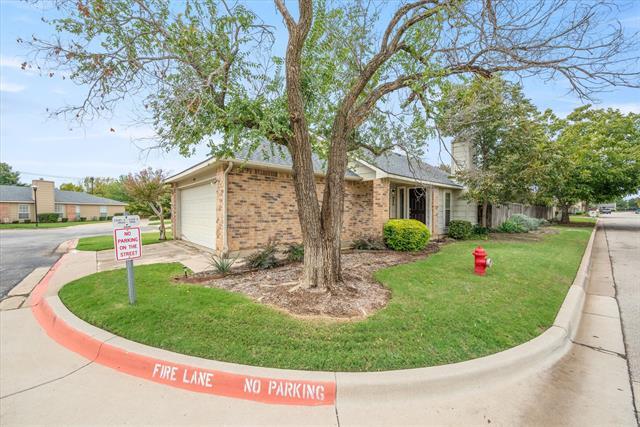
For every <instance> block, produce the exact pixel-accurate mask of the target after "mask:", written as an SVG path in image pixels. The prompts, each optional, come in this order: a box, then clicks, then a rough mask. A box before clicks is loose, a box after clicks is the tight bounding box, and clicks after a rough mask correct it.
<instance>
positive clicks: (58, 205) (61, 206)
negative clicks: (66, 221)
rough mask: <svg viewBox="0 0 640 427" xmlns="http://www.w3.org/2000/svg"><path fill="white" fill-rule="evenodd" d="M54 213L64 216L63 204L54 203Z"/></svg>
mask: <svg viewBox="0 0 640 427" xmlns="http://www.w3.org/2000/svg"><path fill="white" fill-rule="evenodd" d="M56 213H57V214H58V215H59V216H60V218H62V217H63V216H64V205H60V204H56Z"/></svg>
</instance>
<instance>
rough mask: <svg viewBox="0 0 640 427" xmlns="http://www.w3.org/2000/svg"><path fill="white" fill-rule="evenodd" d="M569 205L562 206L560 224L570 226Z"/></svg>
mask: <svg viewBox="0 0 640 427" xmlns="http://www.w3.org/2000/svg"><path fill="white" fill-rule="evenodd" d="M569 207H570V206H569V205H562V206H561V209H562V215H561V216H560V224H569V222H570V220H569Z"/></svg>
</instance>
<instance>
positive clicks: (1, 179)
mask: <svg viewBox="0 0 640 427" xmlns="http://www.w3.org/2000/svg"><path fill="white" fill-rule="evenodd" d="M0 184H2V185H24V184H21V183H20V172H16V171H14V170H13V168H12V167H11V166H10V165H9V164H8V163H5V162H0Z"/></svg>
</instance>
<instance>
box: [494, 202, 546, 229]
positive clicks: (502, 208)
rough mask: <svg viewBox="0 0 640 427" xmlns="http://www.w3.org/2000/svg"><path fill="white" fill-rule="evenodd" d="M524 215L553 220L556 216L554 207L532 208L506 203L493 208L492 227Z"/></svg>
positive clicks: (520, 204) (530, 206)
mask: <svg viewBox="0 0 640 427" xmlns="http://www.w3.org/2000/svg"><path fill="white" fill-rule="evenodd" d="M514 214H524V215H527V216H530V217H532V218H541V219H546V220H551V219H553V218H554V216H555V215H556V212H555V208H554V207H553V206H532V205H525V204H522V203H505V204H502V205H493V206H492V207H491V227H498V226H499V225H500V224H502V223H503V222H505V221H506V220H507V219H509V217H510V216H511V215H514Z"/></svg>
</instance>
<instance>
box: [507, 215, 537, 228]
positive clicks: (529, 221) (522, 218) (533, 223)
mask: <svg viewBox="0 0 640 427" xmlns="http://www.w3.org/2000/svg"><path fill="white" fill-rule="evenodd" d="M509 221H512V222H515V223H516V224H519V225H520V226H521V227H523V228H524V229H526V231H531V230H537V229H538V227H539V226H540V223H539V222H538V220H537V219H536V218H531V217H530V216H527V215H524V214H514V215H511V217H510V218H509Z"/></svg>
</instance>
